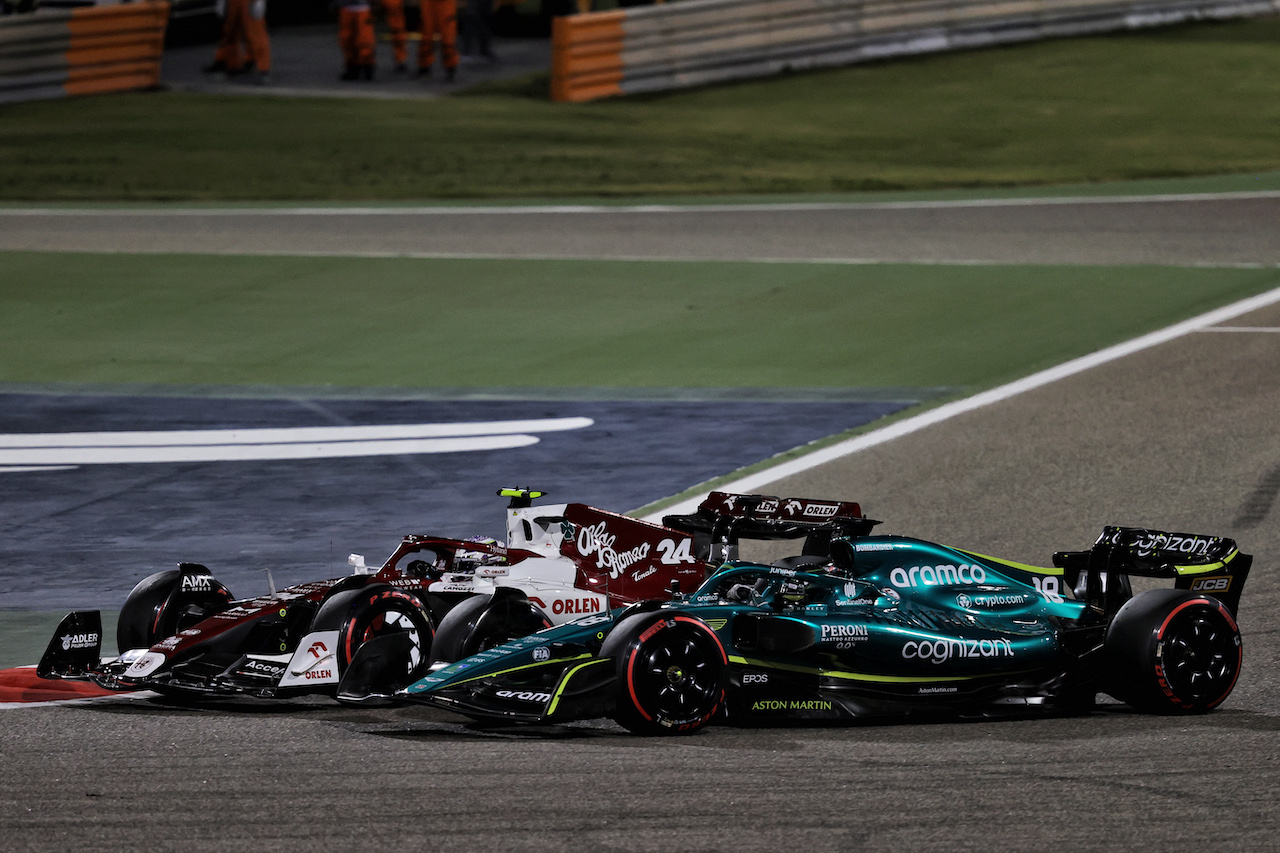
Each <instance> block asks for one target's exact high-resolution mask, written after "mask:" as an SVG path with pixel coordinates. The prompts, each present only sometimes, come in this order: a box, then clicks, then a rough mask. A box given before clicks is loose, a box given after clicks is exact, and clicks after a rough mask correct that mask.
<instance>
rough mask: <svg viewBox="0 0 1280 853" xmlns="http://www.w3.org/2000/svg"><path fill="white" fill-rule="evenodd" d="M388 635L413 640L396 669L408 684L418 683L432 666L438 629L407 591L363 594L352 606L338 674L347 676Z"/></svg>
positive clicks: (380, 589)
mask: <svg viewBox="0 0 1280 853" xmlns="http://www.w3.org/2000/svg"><path fill="white" fill-rule="evenodd" d="M388 634H405V635H406V637H407V638H408V640H409V643H408V648H407V650H406V652H405V655H404V658H403V660H402V661H400V662H398V663H397V664H396V665H395V666H396V669H397V670H398V674H403V676H404V677H405V679H407V680H406V681H405V682H404V683H405V684H410V683H412V682H414V681H417V680H418V679H419V678H420V677H421V676H422V675H423V674H425V673H426V670H427V667H428V666H429V665H430V663H431V644H432V640H433V639H434V637H435V629H434V628H432V626H431V617H430V616H428V615H427V610H426V607H424V606H423V604H422V602H421V601H420V600H419V599H418V597H417V596H415V595H411V594H409V593H407V592H405V591H404V590H400V589H393V588H390V587H376V588H373V589H369V590H362V591H361V592H360V593H359V594H357V595H356V596H355V597H354V598H353V600H352V602H351V610H350V612H349V615H347V617H346V618H345V619H344V620H343V622H342V627H341V628H340V629H339V631H338V655H337V657H338V674H339V675H342V674H343V673H345V672H346V670H347V667H348V666H349V665H350V664H351V661H352V659H353V658H354V657H355V656H356V652H358V651H359V650H360V647H361V646H363V645H364V644H365V643H367V642H369V641H370V640H373V639H375V638H377V637H383V636H386V635H388Z"/></svg>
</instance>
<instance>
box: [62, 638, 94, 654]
mask: <svg viewBox="0 0 1280 853" xmlns="http://www.w3.org/2000/svg"><path fill="white" fill-rule="evenodd" d="M99 637H100V635H98V634H67V635H65V636H63V638H62V650H63V651H64V652H65V651H68V650H70V649H91V648H93V647H94V646H96V645H98V640H99Z"/></svg>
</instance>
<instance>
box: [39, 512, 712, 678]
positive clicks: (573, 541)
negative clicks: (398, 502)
mask: <svg viewBox="0 0 1280 853" xmlns="http://www.w3.org/2000/svg"><path fill="white" fill-rule="evenodd" d="M498 494H499V495H502V496H505V497H508V498H510V503H509V505H508V508H507V537H508V539H507V543H506V544H505V545H504V544H503V543H500V542H498V541H496V540H493V539H485V538H482V537H476V538H473V539H448V538H442V537H436V536H418V535H411V536H406V537H405V538H404V539H403V541H401V543H400V545H399V547H398V548H397V549H396V550H395V552H394V553H393V554H392V555H391V556H390V557H389V558H388V559H387V561H386V562H385V563H384V564H383V565H382V567H381V568H380V569H377V570H373V569H371V568H369V567H366V566H365V564H364V558H363V557H361V556H359V555H355V554H353V555H352V556H351V559H350V562H351V563H352V565H354V566H355V571H354V573H353V574H351V575H349V576H347V577H342V578H336V579H333V580H323V581H314V582H311V583H304V584H299V585H297V586H291V587H289V588H287V589H283V590H280V591H278V592H277V591H275V590H272V591H271V592H270V593H269V594H267V595H263V596H260V597H257V598H251V599H245V600H237V599H235V598H234V597H233V596H232V594H231V592H230V591H229V590H228V589H227V588H226V587H225V586H224V585H223V584H222V583H221V582H220V581H218V580H217V579H216V578H215V577H214V576H213V574H212V573H211V572H210V571H209V569H208V568H206V567H205V566H202V565H198V564H195V563H181V564H179V566H178V568H177V569H174V570H170V571H164V572H158V573H156V574H153V575H151V576H150V577H147V578H145V579H144V580H142V581H141V582H140V583H139V584H138V585H137V586H136V587H135V588H134V589H133V591H132V592H131V593H129V596H128V598H127V599H126V601H125V603H124V605H123V607H122V608H121V610H120V615H119V622H118V625H117V630H116V640H117V645H118V647H119V651H120V655H119V657H116V658H114V659H110V660H106V661H103V660H102V620H101V614H100V612H99V611H96V610H92V611H77V612H74V613H71V614H69V615H68V616H67V617H66V618H65V619H64V620H63V621H62V624H61V625H59V627H58V629H57V631H56V632H55V634H54V637H53V639H52V640H51V642H50V644H49V647H48V650H47V651H46V652H45V654H44V656H43V657H42V658H41V661H40V663H39V665H38V667H37V673H38V674H39V675H40V676H41V677H44V678H81V679H90V680H92V681H95V682H96V683H98V684H100V685H102V686H104V687H109V688H118V689H122V690H133V689H139V688H148V689H153V690H157V691H160V692H166V693H175V694H176V693H181V694H189V695H206V696H209V695H248V696H253V697H259V698H270V697H281V696H287V695H291V694H299V693H310V692H333V691H334V690H335V689H336V688H337V686H338V684H339V682H340V681H341V679H342V677H343V675H344V674H345V673H346V670H347V667H348V665H349V664H350V663H351V661H352V659H353V658H354V656H355V654H356V652H357V650H358V649H359V648H360V647H361V646H362V645H364V644H365V643H367V642H368V641H369V640H371V639H373V638H374V637H379V636H385V635H395V636H397V637H398V638H399V639H400V640H401V641H402V642H400V643H399V644H398V646H397V648H398V651H397V654H396V656H395V658H394V659H392V660H385V661H384V662H383V663H384V664H385V667H384V671H385V672H386V674H387V677H388V678H389V679H391V681H390V682H389V684H388V685H387V686H389V687H399V686H404V685H405V684H408V683H409V682H410V681H413V680H416V679H417V678H418V677H419V676H421V675H422V674H424V673H425V672H426V669H427V666H428V665H429V664H430V663H431V662H432V660H434V659H436V658H437V657H441V656H443V658H444V659H454V658H457V657H463V656H465V655H468V654H471V653H472V652H474V651H478V650H479V649H481V648H484V647H488V646H492V645H497V644H500V643H502V642H505V641H506V640H508V639H510V638H511V637H516V636H523V635H524V634H528V633H531V632H533V631H537V630H540V629H542V628H545V627H548V626H551V625H556V624H561V623H564V622H566V621H568V620H570V619H573V618H576V617H578V616H580V615H582V614H590V613H604V612H608V611H610V610H611V609H615V608H617V607H620V606H625V605H629V604H633V603H636V602H639V601H643V600H648V599H653V598H659V599H662V598H668V597H669V596H670V592H669V590H670V589H671V588H672V585H673V584H675V585H676V586H678V585H679V584H680V583H681V582H683V583H684V584H686V585H690V584H696V583H699V582H701V580H702V579H703V578H704V577H705V576H706V571H707V566H706V565H705V564H704V563H702V562H701V561H699V560H697V559H696V558H695V557H694V555H693V552H692V547H693V535H692V534H689V533H684V532H681V531H677V530H671V529H667V528H664V527H662V526H660V525H656V524H650V523H647V522H643V521H638V520H636V519H633V518H628V517H626V516H622V515H617V514H615V513H611V512H607V511H605V510H601V509H596V508H594V507H590V506H586V505H585V504H576V503H571V504H558V505H544V506H534V505H533V500H534V498H537V497H541V496H542V494H543V493H541V492H533V491H530V490H527V489H504V490H501V491H500V492H499V493H498ZM455 611H456V612H455ZM437 626H439V628H440V632H439V633H438V634H437V630H436V629H437Z"/></svg>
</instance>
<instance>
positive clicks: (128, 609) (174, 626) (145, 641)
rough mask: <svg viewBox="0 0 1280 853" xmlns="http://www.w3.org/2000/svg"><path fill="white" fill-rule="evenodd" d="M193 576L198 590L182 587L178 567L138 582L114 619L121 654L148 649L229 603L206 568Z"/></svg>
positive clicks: (218, 583)
mask: <svg viewBox="0 0 1280 853" xmlns="http://www.w3.org/2000/svg"><path fill="white" fill-rule="evenodd" d="M197 576H198V577H199V578H200V583H199V584H198V589H183V582H182V577H183V573H182V571H181V570H179V569H170V570H168V571H164V572H156V573H155V574H154V575H150V576H148V577H145V578H143V579H142V580H140V581H139V582H138V585H137V586H135V587H134V588H133V590H132V591H131V592H130V593H129V596H128V598H126V599H125V601H124V604H123V605H122V606H121V607H120V615H119V617H118V619H117V621H116V645H117V646H118V647H119V649H120V652H121V654H123V653H124V652H127V651H129V650H130V649H149V648H151V647H152V646H154V645H155V644H156V643H158V642H160V641H161V640H163V639H165V638H166V637H172V636H173V635H174V634H177V633H178V632H179V631H182V630H184V629H186V628H190V627H191V626H192V625H194V624H196V623H197V622H200V621H203V620H204V619H205V618H207V617H209V616H212V615H213V614H215V613H219V612H221V611H223V610H226V609H227V608H228V607H230V606H231V602H232V600H233V599H232V596H231V592H230V590H228V589H227V588H226V587H225V586H223V585H222V583H221V582H220V581H218V580H217V579H215V578H214V577H213V576H212V575H209V574H208V572H207V571H206V572H203V573H197ZM187 577H192V573H188V574H187Z"/></svg>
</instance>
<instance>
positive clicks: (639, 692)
mask: <svg viewBox="0 0 1280 853" xmlns="http://www.w3.org/2000/svg"><path fill="white" fill-rule="evenodd" d="M600 653H601V656H605V655H606V654H612V655H613V656H614V657H615V658H616V659H617V661H618V696H617V705H616V708H615V711H614V719H615V720H617V721H618V723H619V724H620V725H622V726H623V727H625V728H627V729H629V730H630V731H632V732H634V733H636V734H645V735H655V734H689V733H692V732H695V731H697V730H698V729H700V728H702V727H703V726H705V725H706V724H707V723H709V722H710V721H711V720H712V718H714V717H715V715H716V714H717V713H718V712H719V711H720V708H721V706H722V705H723V704H724V691H725V683H726V680H727V672H728V658H727V656H726V655H725V650H724V646H723V645H722V644H721V642H720V639H719V638H718V637H717V636H716V635H715V632H714V631H712V630H711V628H709V627H708V626H707V624H706V623H705V622H703V621H702V620H700V619H695V618H694V617H692V616H686V615H683V614H679V615H672V614H661V613H647V614H639V615H636V616H633V617H631V618H629V619H627V620H625V621H624V622H623V623H622V624H620V625H619V626H618V627H617V628H615V629H614V631H613V632H611V633H610V635H609V639H608V640H607V641H606V643H605V646H604V647H603V648H602V649H601V652H600Z"/></svg>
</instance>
